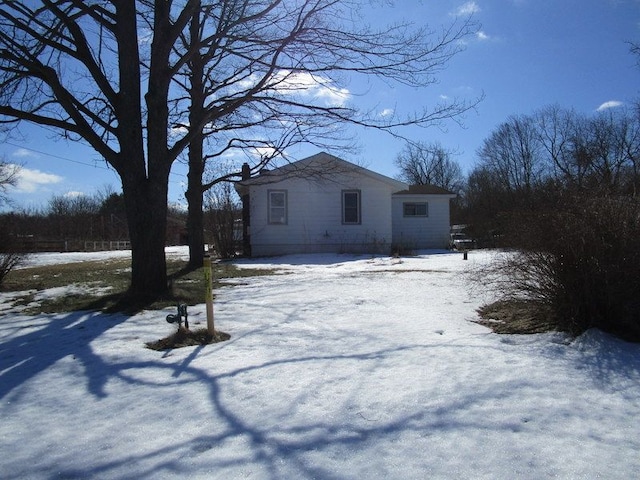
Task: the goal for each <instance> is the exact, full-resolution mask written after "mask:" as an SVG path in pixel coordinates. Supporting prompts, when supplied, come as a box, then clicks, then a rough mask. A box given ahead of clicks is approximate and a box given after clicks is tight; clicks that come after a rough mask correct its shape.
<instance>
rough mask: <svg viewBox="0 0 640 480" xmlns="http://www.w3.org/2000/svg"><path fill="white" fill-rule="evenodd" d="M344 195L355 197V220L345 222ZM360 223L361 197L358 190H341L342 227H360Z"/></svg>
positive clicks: (345, 203)
mask: <svg viewBox="0 0 640 480" xmlns="http://www.w3.org/2000/svg"><path fill="white" fill-rule="evenodd" d="M346 195H356V200H357V205H356V207H355V208H356V216H357V220H356V221H355V222H353V221H347V202H346V198H345V197H346ZM349 208H351V209H352V208H353V207H349ZM361 223H362V195H361V192H360V190H343V191H342V224H343V225H360V224H361Z"/></svg>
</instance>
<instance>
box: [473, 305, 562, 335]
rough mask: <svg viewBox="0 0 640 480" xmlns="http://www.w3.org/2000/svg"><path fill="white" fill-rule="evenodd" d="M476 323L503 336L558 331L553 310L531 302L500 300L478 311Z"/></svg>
mask: <svg viewBox="0 0 640 480" xmlns="http://www.w3.org/2000/svg"><path fill="white" fill-rule="evenodd" d="M478 314H479V315H480V318H481V320H478V321H477V322H476V323H479V324H480V325H484V326H485V327H488V328H490V329H491V330H493V331H494V332H495V333H502V334H533V333H544V332H550V331H555V330H558V328H557V323H556V322H555V321H554V317H553V314H552V313H551V310H550V309H549V307H547V306H546V305H543V304H541V303H540V302H535V301H530V300H517V299H511V300H499V301H497V302H494V303H490V304H488V305H484V306H482V307H480V308H479V309H478Z"/></svg>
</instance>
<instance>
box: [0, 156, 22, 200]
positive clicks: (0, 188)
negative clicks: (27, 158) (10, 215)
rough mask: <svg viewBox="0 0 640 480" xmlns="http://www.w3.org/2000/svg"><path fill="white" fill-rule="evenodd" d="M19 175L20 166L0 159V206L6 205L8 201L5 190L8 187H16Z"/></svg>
mask: <svg viewBox="0 0 640 480" xmlns="http://www.w3.org/2000/svg"><path fill="white" fill-rule="evenodd" d="M19 174H20V165H16V164H14V163H8V162H7V161H5V160H4V159H1V158H0V205H2V204H6V203H7V202H8V201H9V198H8V197H7V190H8V189H9V187H14V186H15V185H16V183H17V182H18V175H19Z"/></svg>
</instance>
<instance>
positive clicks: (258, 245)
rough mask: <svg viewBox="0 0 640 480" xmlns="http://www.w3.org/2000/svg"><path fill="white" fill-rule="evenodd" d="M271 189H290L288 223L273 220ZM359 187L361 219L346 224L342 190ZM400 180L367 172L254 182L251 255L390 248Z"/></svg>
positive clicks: (370, 250)
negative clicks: (388, 180)
mask: <svg viewBox="0 0 640 480" xmlns="http://www.w3.org/2000/svg"><path fill="white" fill-rule="evenodd" d="M269 190H286V192H287V224H286V225H270V224H269V223H268V192H269ZM343 190H359V191H360V220H361V222H360V224H358V225H343V224H342V191H343ZM394 191H397V185H394V184H389V183H385V182H382V181H380V180H378V179H376V178H374V177H369V176H366V175H348V174H343V175H338V176H337V178H336V175H334V176H332V179H331V180H330V181H329V180H324V181H322V180H313V179H304V178H289V179H286V180H283V181H280V182H277V183H271V184H265V185H251V187H250V198H251V199H250V205H251V226H250V235H251V254H252V255H254V256H262V255H281V254H290V253H323V252H337V253H341V252H378V251H379V252H381V253H386V252H388V251H389V247H390V245H391V241H392V221H391V198H392V193H393V192H394Z"/></svg>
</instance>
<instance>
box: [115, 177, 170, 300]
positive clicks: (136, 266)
mask: <svg viewBox="0 0 640 480" xmlns="http://www.w3.org/2000/svg"><path fill="white" fill-rule="evenodd" d="M122 190H123V194H124V200H125V204H126V206H127V222H128V226H129V238H130V240H131V286H130V288H129V293H130V295H131V296H133V297H135V298H136V299H140V300H146V299H150V298H157V297H162V296H165V295H166V294H167V293H168V283H167V268H166V258H165V251H164V248H165V237H166V228H167V182H166V181H165V182H162V181H161V180H160V181H159V180H149V179H145V180H142V181H127V180H123V183H122Z"/></svg>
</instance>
